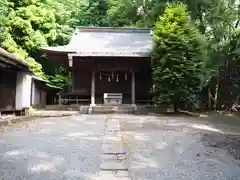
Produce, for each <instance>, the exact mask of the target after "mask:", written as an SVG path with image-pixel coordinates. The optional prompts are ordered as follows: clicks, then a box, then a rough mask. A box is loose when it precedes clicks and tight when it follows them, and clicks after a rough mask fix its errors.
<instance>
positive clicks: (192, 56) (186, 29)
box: [152, 3, 207, 110]
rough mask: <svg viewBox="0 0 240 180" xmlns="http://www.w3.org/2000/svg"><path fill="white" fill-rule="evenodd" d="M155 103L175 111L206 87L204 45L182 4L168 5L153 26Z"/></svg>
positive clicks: (205, 53) (190, 101)
mask: <svg viewBox="0 0 240 180" xmlns="http://www.w3.org/2000/svg"><path fill="white" fill-rule="evenodd" d="M154 44H155V45H154V48H153V52H152V60H153V80H154V84H155V91H156V94H155V97H154V100H155V102H156V103H157V104H165V105H173V106H174V108H175V110H177V109H178V108H180V107H184V106H185V104H187V103H189V104H192V103H194V101H195V100H196V95H197V94H198V93H199V92H200V91H201V90H202V88H203V87H204V86H205V83H206V73H207V72H206V71H207V70H206V62H207V52H206V49H207V46H206V45H207V43H206V41H205V37H204V36H202V35H201V34H200V32H199V31H198V29H197V28H196V27H195V26H194V25H193V24H192V22H191V21H190V19H189V14H188V11H187V7H186V6H185V5H184V4H181V3H178V4H171V5H169V6H168V7H167V8H166V10H165V11H164V14H163V15H162V16H160V18H159V20H158V21H157V22H156V24H155V30H154Z"/></svg>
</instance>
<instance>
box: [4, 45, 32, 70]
mask: <svg viewBox="0 0 240 180" xmlns="http://www.w3.org/2000/svg"><path fill="white" fill-rule="evenodd" d="M0 63H1V64H5V66H6V67H7V66H11V67H16V68H18V69H21V70H25V71H30V68H29V66H28V65H27V64H26V63H24V62H22V61H21V60H20V59H18V58H16V56H14V55H13V54H11V53H9V52H7V51H6V50H4V49H3V48H1V47H0Z"/></svg>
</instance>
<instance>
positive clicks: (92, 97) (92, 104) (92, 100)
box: [91, 72, 95, 106]
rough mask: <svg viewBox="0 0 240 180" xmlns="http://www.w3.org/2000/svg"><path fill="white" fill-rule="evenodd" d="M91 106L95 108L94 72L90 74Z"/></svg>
mask: <svg viewBox="0 0 240 180" xmlns="http://www.w3.org/2000/svg"><path fill="white" fill-rule="evenodd" d="M91 106H95V72H92V83H91Z"/></svg>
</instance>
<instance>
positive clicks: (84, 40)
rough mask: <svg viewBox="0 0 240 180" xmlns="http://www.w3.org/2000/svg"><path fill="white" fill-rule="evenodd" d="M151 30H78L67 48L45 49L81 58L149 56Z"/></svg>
mask: <svg viewBox="0 0 240 180" xmlns="http://www.w3.org/2000/svg"><path fill="white" fill-rule="evenodd" d="M151 48H152V36H151V30H150V29H138V28H77V29H76V31H75V32H74V34H73V36H72V39H71V41H70V43H69V44H68V45H66V46H58V47H47V48H43V49H45V50H47V51H53V52H64V53H77V54H78V55H79V56H144V57H145V56H146V57H147V56H149V52H150V50H151Z"/></svg>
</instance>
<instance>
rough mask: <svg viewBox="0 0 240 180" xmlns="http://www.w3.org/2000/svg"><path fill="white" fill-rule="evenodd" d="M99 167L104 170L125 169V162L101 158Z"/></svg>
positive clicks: (126, 168)
mask: <svg viewBox="0 0 240 180" xmlns="http://www.w3.org/2000/svg"><path fill="white" fill-rule="evenodd" d="M100 169H101V170H104V171H127V170H128V167H127V162H126V161H122V160H103V161H102V163H101V164H100Z"/></svg>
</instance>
